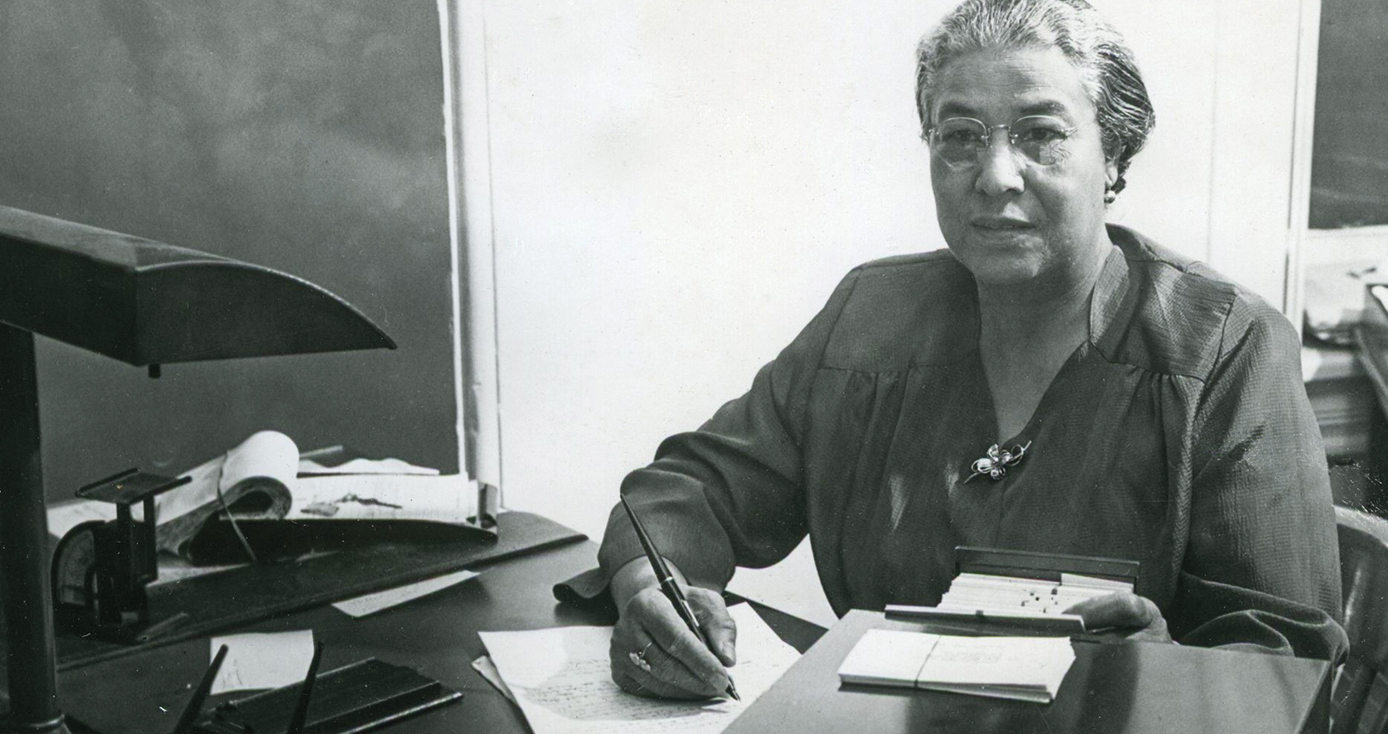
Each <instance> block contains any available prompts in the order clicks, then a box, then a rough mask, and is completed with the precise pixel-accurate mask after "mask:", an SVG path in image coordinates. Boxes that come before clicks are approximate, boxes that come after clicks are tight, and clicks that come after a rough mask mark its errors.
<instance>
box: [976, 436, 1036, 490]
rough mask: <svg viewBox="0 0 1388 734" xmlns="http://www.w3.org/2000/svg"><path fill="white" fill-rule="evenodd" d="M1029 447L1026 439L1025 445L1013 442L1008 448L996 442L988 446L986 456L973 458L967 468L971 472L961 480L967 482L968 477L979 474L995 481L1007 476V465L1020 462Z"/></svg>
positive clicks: (1029, 443)
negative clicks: (966, 477)
mask: <svg viewBox="0 0 1388 734" xmlns="http://www.w3.org/2000/svg"><path fill="white" fill-rule="evenodd" d="M1029 448H1031V442H1030V441H1027V445H1025V446H1020V445H1017V444H1013V445H1012V448H1010V449H1000V448H998V445H997V444H993V445H992V446H989V447H988V454H987V455H986V456H984V457H983V458H981V459H975V460H974V463H972V464H970V465H969V469H971V470H972V471H973V473H972V474H970V475H969V477H968V479H965V480H964V481H963V484H968V483H969V479H973V478H974V477H981V476H987V477H988V478H989V479H992V480H993V481H995V482H996V481H997V480H999V479H1002V478H1003V477H1005V476H1007V467H1009V466H1016V465H1017V464H1019V463H1021V461H1022V458H1023V457H1025V456H1026V455H1027V449H1029Z"/></svg>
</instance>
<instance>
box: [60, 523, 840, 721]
mask: <svg viewBox="0 0 1388 734" xmlns="http://www.w3.org/2000/svg"><path fill="white" fill-rule="evenodd" d="M596 562H597V545H596V544H594V543H592V542H590V541H584V542H581V543H574V544H571V545H566V546H563V547H560V548H556V549H552V550H547V551H540V552H537V553H534V554H530V555H526V556H522V557H519V558H513V559H510V560H507V561H503V562H501V563H497V564H494V565H491V566H488V567H486V568H485V569H483V570H482V575H481V576H479V577H478V578H476V579H472V580H470V581H466V582H464V583H462V584H459V585H457V586H454V587H451V588H449V589H446V590H444V591H441V592H439V593H437V594H433V595H431V596H427V597H424V598H422V599H418V600H415V601H413V602H410V603H409V604H406V605H403V606H400V607H396V608H394V609H390V610H386V611H383V612H379V613H377V614H374V615H370V616H367V617H362V618H359V619H354V618H352V617H349V616H347V615H346V614H343V613H342V612H339V611H338V610H336V609H334V608H333V607H331V606H321V607H317V608H314V609H310V610H306V611H301V612H297V613H294V614H291V615H288V616H285V617H281V618H278V619H274V620H270V621H267V622H261V623H258V624H254V625H250V626H246V627H243V628H239V629H237V630H236V631H238V632H282V631H287V630H302V629H312V630H313V631H314V636H315V639H317V640H321V641H322V642H324V643H325V649H324V652H323V669H324V670H328V669H331V668H335V667H338V666H341V665H346V664H347V663H350V662H353V661H355V660H360V659H362V658H367V657H376V658H379V659H381V660H384V661H386V662H391V663H397V664H401V665H408V666H410V667H413V668H415V669H416V670H419V671H420V672H421V673H423V674H424V675H427V676H431V677H434V678H437V679H438V680H440V681H442V682H443V683H444V684H445V685H447V686H449V687H451V688H454V689H456V690H460V691H462V692H463V693H464V698H463V701H462V702H461V703H459V704H455V705H452V706H446V707H444V708H442V709H439V710H437V711H434V712H431V713H428V714H425V715H424V716H420V717H418V718H414V719H409V720H407V721H405V722H402V723H401V724H397V725H395V726H392V727H389V728H387V729H384V730H382V731H392V732H411V733H412V734H413V733H416V732H417V733H419V734H434V733H438V734H443V733H445V732H447V733H448V734H454V733H455V732H460V731H471V732H497V733H498V734H504V733H505V732H517V733H520V732H528V731H529V729H528V727H527V726H526V724H525V720H524V718H523V717H522V715H521V713H520V710H519V709H517V708H516V707H515V706H513V705H512V704H511V703H510V702H509V701H507V700H506V699H505V698H504V697H502V696H501V694H499V693H497V692H496V690H495V689H494V688H492V687H491V685H490V684H488V683H487V682H486V681H485V680H483V679H482V677H481V676H480V675H478V674H477V672H476V671H474V670H473V669H472V665H471V664H472V661H473V660H475V659H476V658H477V657H478V656H480V655H482V654H483V653H484V652H485V650H484V648H483V647H482V642H481V640H480V639H479V638H478V636H477V632H478V630H523V629H538V628H542V627H555V626H560V625H583V624H612V623H613V621H615V620H613V619H611V618H604V617H603V616H602V615H600V614H596V613H594V612H591V611H587V610H582V609H578V608H576V607H573V606H569V605H560V604H559V603H558V602H556V601H555V599H554V595H553V593H552V591H551V587H552V586H553V585H554V584H555V583H556V582H559V581H563V580H564V579H567V578H569V577H571V576H573V575H574V574H576V573H579V572H581V571H583V570H585V569H588V568H591V567H592V566H593V565H594V564H595V563H596ZM758 611H761V612H762V614H763V616H764V617H767V618H768V622H769V623H770V624H771V625H772V628H773V629H776V630H777V632H778V633H779V634H780V635H781V636H782V638H784V639H785V640H786V641H787V642H789V643H791V644H792V645H795V646H796V647H797V648H798V649H800V650H802V651H803V650H805V649H808V648H809V646H810V645H811V644H813V642H814V641H815V639H817V638H818V637H819V635H820V634H822V633H823V630H822V629H821V628H819V627H816V626H814V625H811V624H809V623H807V622H803V621H800V620H797V619H794V618H792V617H788V616H786V615H783V614H780V613H778V612H775V611H774V610H767V609H766V608H765V607H759V609H758ZM210 653H211V651H210V648H209V643H208V641H207V639H206V638H201V639H197V640H190V641H186V642H180V643H175V644H172V645H168V646H164V647H160V648H156V649H152V650H146V651H142V652H138V653H135V654H132V655H128V656H125V657H121V658H117V659H114V660H107V661H103V662H99V663H96V664H92V665H87V666H84V667H80V668H77V669H74V670H69V671H66V672H64V673H62V674H60V676H59V680H58V685H59V691H60V695H61V697H62V701H63V705H64V707H65V708H66V709H67V710H68V711H69V712H70V713H71V715H72V716H74V717H76V718H78V719H79V720H81V721H82V723H84V724H88V725H90V726H93V727H95V729H96V731H98V732H100V733H101V734H160V732H167V731H169V730H170V729H172V727H173V724H174V722H175V721H176V720H177V718H178V714H179V712H180V711H181V710H182V708H183V703H184V701H185V700H186V699H187V697H188V694H189V691H190V689H189V686H190V685H196V683H197V681H198V679H199V678H200V677H201V675H202V672H203V671H204V670H206V668H207V663H208V661H209V659H210V657H211V654H210ZM237 695H239V696H244V695H245V694H244V693H242V694H237ZM219 700H223V699H218V698H214V699H212V700H211V701H210V702H209V707H210V706H211V705H212V704H215V703H216V702H217V701H219Z"/></svg>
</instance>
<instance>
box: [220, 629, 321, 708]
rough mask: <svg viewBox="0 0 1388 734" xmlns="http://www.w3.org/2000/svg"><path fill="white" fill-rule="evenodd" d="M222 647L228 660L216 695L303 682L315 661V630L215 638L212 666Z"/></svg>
mask: <svg viewBox="0 0 1388 734" xmlns="http://www.w3.org/2000/svg"><path fill="white" fill-rule="evenodd" d="M222 645H226V646H227V656H226V659H225V660H223V661H222V668H221V670H219V671H217V680H215V681H213V683H212V693H213V694H214V695H215V694H218V693H225V692H227V691H245V690H255V689H260V688H279V687H280V686H287V685H290V684H291V683H299V682H302V681H303V679H304V675H306V674H307V673H308V666H309V663H310V662H312V661H313V630H296V631H294V632H274V633H248V634H240V635H227V636H225V637H213V638H212V642H211V657H209V658H208V662H211V660H212V657H216V655H217V650H218V649H219V648H220V647H221V646H222Z"/></svg>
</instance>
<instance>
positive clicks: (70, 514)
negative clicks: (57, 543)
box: [48, 500, 143, 538]
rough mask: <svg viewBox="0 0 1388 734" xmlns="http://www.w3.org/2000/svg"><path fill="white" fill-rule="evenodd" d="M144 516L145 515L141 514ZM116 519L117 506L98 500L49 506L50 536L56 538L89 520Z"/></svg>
mask: <svg viewBox="0 0 1388 734" xmlns="http://www.w3.org/2000/svg"><path fill="white" fill-rule="evenodd" d="M141 514H143V513H141ZM114 519H116V506H115V505H113V504H111V503H109V502H97V501H96V500H64V501H62V502H53V503H51V504H49V505H48V534H49V535H52V536H53V537H55V538H61V537H63V536H64V535H67V531H69V530H71V529H73V528H75V527H77V526H78V525H81V524H82V523H84V522H87V521H88V520H100V521H102V522H105V521H107V520H114Z"/></svg>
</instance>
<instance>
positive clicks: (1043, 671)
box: [839, 630, 1075, 703]
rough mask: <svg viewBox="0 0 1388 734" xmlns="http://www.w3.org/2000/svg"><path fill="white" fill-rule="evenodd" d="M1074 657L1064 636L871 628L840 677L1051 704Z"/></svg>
mask: <svg viewBox="0 0 1388 734" xmlns="http://www.w3.org/2000/svg"><path fill="white" fill-rule="evenodd" d="M1074 661H1075V653H1074V650H1072V649H1071V648H1070V640H1069V639H1067V638H1064V637H958V636H953V635H935V634H929V633H925V632H905V631H898V630H868V631H867V633H866V634H864V635H863V636H862V638H861V639H859V640H858V644H857V645H855V646H854V647H853V650H852V651H851V652H849V653H848V657H847V658H845V659H844V661H843V664H842V665H841V666H839V680H840V681H841V682H843V683H858V684H864V685H880V686H893V687H899V688H921V689H926V690H932V691H947V692H951V693H966V694H969V695H974V696H988V697H992V698H1007V699H1013V700H1018V701H1031V702H1034V703H1050V702H1051V701H1052V700H1054V699H1055V696H1056V692H1057V691H1059V690H1060V683H1061V681H1062V680H1063V679H1064V678H1065V673H1066V671H1068V670H1069V669H1070V664H1071V663H1073V662H1074Z"/></svg>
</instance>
